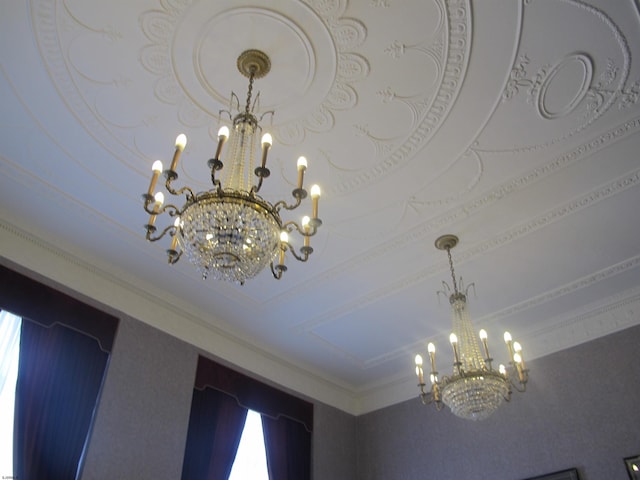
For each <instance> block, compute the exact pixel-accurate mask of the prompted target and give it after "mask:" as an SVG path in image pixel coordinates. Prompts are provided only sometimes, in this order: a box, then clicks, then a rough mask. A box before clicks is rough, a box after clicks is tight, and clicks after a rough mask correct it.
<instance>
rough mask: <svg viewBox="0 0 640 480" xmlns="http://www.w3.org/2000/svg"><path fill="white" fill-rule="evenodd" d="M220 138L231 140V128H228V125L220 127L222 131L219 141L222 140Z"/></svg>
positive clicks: (220, 131) (219, 131) (219, 134)
mask: <svg viewBox="0 0 640 480" xmlns="http://www.w3.org/2000/svg"><path fill="white" fill-rule="evenodd" d="M220 137H222V138H223V139H224V140H226V139H227V138H229V127H227V126H226V125H223V126H221V127H220V129H219V130H218V140H220Z"/></svg>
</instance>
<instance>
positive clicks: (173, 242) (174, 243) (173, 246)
mask: <svg viewBox="0 0 640 480" xmlns="http://www.w3.org/2000/svg"><path fill="white" fill-rule="evenodd" d="M173 226H174V227H176V229H175V230H174V232H173V237H172V238H171V246H170V247H169V250H173V251H174V252H175V251H176V250H177V248H178V229H179V228H180V217H176V219H175V220H174V221H173Z"/></svg>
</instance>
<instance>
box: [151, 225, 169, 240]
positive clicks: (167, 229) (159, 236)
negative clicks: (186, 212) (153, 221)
mask: <svg viewBox="0 0 640 480" xmlns="http://www.w3.org/2000/svg"><path fill="white" fill-rule="evenodd" d="M149 227H152V228H149ZM170 230H173V231H175V230H176V227H175V225H169V226H167V227H166V228H165V229H164V230H162V232H160V234H159V235H156V236H155V237H154V236H152V235H153V234H154V233H155V232H156V229H155V227H154V226H153V225H149V226H147V234H146V235H145V238H146V239H147V240H148V241H150V242H157V241H158V240H160V239H161V238H162V237H164V236H165V235H166V234H167V233H168V232H169V231H170Z"/></svg>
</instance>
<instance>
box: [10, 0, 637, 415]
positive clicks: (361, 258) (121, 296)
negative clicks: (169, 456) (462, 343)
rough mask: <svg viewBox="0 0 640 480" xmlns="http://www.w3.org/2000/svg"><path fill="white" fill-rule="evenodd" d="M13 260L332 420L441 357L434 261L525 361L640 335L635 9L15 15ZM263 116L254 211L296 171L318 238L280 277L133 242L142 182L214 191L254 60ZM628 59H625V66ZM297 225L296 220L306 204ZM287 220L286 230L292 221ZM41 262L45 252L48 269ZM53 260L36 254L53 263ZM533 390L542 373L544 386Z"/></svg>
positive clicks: (378, 399) (346, 7) (53, 11)
mask: <svg viewBox="0 0 640 480" xmlns="http://www.w3.org/2000/svg"><path fill="white" fill-rule="evenodd" d="M2 10H3V13H2V15H1V16H0V59H1V60H2V66H1V75H0V92H1V98H2V107H1V111H2V116H1V120H0V124H1V128H0V155H1V157H2V164H1V170H0V173H1V175H0V201H1V214H2V225H3V233H2V235H3V237H2V239H3V241H2V245H1V246H0V249H1V253H2V256H3V257H5V258H6V259H8V260H9V261H15V262H18V263H22V264H23V265H26V266H27V267H29V268H33V269H35V270H38V271H40V272H43V273H45V274H47V276H50V277H52V278H54V279H56V280H58V281H60V282H61V283H64V284H66V285H67V286H68V287H70V288H73V289H75V290H78V291H80V292H82V293H86V294H90V295H92V296H94V297H95V298H98V299H99V300H100V301H103V302H105V303H109V304H112V305H114V306H115V307H116V308H118V309H120V310H122V311H123V312H125V313H128V314H131V315H134V316H136V318H140V319H142V320H143V321H145V322H148V323H150V324H152V325H155V326H157V327H159V328H161V329H163V330H165V331H167V332H169V333H171V334H173V335H176V336H178V337H180V338H182V339H184V340H187V341H189V342H191V343H194V344H196V345H198V346H199V347H202V348H204V349H206V350H208V351H210V352H212V353H213V354H216V355H218V356H220V357H222V358H224V359H226V360H229V361H231V362H233V363H235V364H237V365H240V366H241V367H243V368H247V369H249V370H252V371H254V372H258V373H259V374H260V375H262V376H264V377H266V378H269V379H271V380H274V381H277V382H278V383H281V384H283V385H285V386H288V387H291V388H294V389H296V390H298V391H301V392H303V393H306V394H308V395H311V396H314V397H315V398H318V399H320V400H323V401H325V402H327V403H330V404H333V405H335V406H338V407H340V408H343V409H345V410H347V411H351V412H354V413H361V412H365V411H369V410H372V409H375V408H379V407H381V406H384V405H387V404H390V403H394V402H397V401H401V400H404V399H406V398H410V397H411V396H414V395H416V393H417V392H416V390H417V389H416V387H415V383H416V382H415V379H414V374H413V367H412V362H413V356H414V355H415V353H418V352H424V350H425V343H426V342H427V341H430V340H433V341H435V342H436V343H437V344H438V345H439V346H440V351H442V356H441V360H440V363H441V365H442V366H441V368H440V370H441V371H442V372H444V371H445V366H444V365H445V363H447V362H448V357H449V355H448V351H447V350H448V348H446V347H447V345H446V343H447V342H446V339H447V336H448V333H449V329H450V319H449V312H448V305H447V301H446V300H444V301H440V302H439V301H438V298H437V296H436V291H437V290H440V289H441V288H442V284H441V282H442V281H443V280H449V279H450V277H449V272H448V265H447V258H446V254H445V253H444V252H441V251H438V250H436V249H435V247H434V240H435V239H436V238H437V237H438V236H440V235H442V234H444V233H453V234H456V235H458V236H459V237H460V239H461V241H460V244H459V245H458V247H456V248H455V249H454V251H453V258H454V262H455V266H456V272H457V273H458V274H460V275H462V276H463V277H464V279H465V280H466V281H467V282H475V284H476V290H477V296H474V295H470V308H471V313H472V317H473V318H474V322H475V323H476V326H477V327H478V328H480V327H481V326H483V327H485V328H487V330H488V331H489V334H490V335H492V336H491V337H490V338H493V339H494V343H493V345H494V346H495V348H494V350H495V354H494V356H495V357H497V358H500V357H501V356H504V355H503V354H506V352H502V350H503V349H502V347H501V346H500V345H499V344H498V343H499V338H500V337H501V334H502V330H504V329H505V328H506V327H508V328H509V329H510V331H511V332H512V333H513V335H514V336H515V337H517V338H518V339H519V340H520V341H521V342H522V343H523V345H524V348H525V355H527V356H528V358H535V357H539V356H541V355H545V354H548V353H551V352H554V351H557V350H560V349H563V348H567V347H569V346H572V345H575V344H578V343H581V342H584V341H588V340H590V339H593V338H596V337H598V336H601V335H605V334H607V333H610V332H613V331H616V330H620V329H622V328H625V327H626V326H630V325H633V324H637V323H640V315H639V313H638V311H639V308H640V242H639V241H638V239H639V238H640V222H639V221H638V220H639V214H638V209H639V207H640V186H639V184H640V156H639V155H638V151H640V135H639V134H638V132H639V131H640V96H639V95H640V64H638V63H637V59H638V58H640V41H639V40H640V3H638V2H633V1H631V0H628V1H623V0H620V1H615V2H611V1H608V0H597V1H596V0H590V1H589V2H582V1H578V0H563V1H551V0H548V1H544V0H537V1H536V0H524V1H520V2H517V1H514V0H482V1H477V2H469V1H464V0H446V1H445V0H429V1H426V0H352V1H348V0H277V1H275V0H252V1H243V0H216V1H206V0H193V1H191V0H137V1H130V0H118V1H111V2H103V1H98V0H31V1H28V2H23V1H21V0H5V1H4V2H3V7H2ZM249 48H259V49H261V50H263V51H264V52H266V53H267V54H268V55H269V56H270V58H271V61H272V70H271V73H269V75H267V76H266V77H265V78H263V79H259V80H257V81H256V85H255V89H256V90H259V91H260V92H261V101H262V109H263V110H268V109H273V110H275V116H274V118H273V125H272V126H270V127H269V128H270V130H271V131H272V132H273V135H274V145H273V148H272V150H271V154H270V160H269V166H270V168H271V171H272V176H271V177H270V178H269V179H268V180H267V181H266V183H265V186H264V187H263V190H262V192H263V193H264V196H265V197H266V198H267V199H270V200H278V199H280V198H284V197H287V198H289V197H288V196H289V195H290V193H289V192H290V191H291V189H292V185H293V184H294V183H295V175H296V172H295V161H296V159H297V157H298V156H299V155H305V156H306V157H307V158H308V159H309V168H308V170H307V175H306V179H307V180H308V182H309V184H311V183H312V182H317V183H319V184H320V185H321V187H322V189H323V196H322V198H321V200H320V217H321V218H322V220H323V222H324V224H323V226H322V229H321V230H320V232H319V234H318V235H317V236H316V237H314V238H313V243H312V245H313V247H314V248H315V252H314V254H313V255H312V257H311V259H310V261H309V262H307V263H305V264H291V263H290V262H289V264H290V265H289V266H290V268H289V271H288V272H287V273H286V275H285V277H284V278H283V279H282V280H281V281H276V280H274V279H273V278H271V274H270V273H269V272H268V271H265V272H263V273H261V274H260V275H258V277H256V278H255V279H253V280H251V281H249V282H247V284H246V285H244V286H238V285H232V284H226V283H219V282H216V281H212V280H207V281H203V280H202V279H201V278H200V277H199V275H198V274H197V272H196V270H195V269H194V268H193V267H192V266H191V265H190V264H189V263H188V262H187V261H186V260H184V259H183V260H182V261H180V262H179V263H178V264H176V265H174V266H170V265H168V264H167V262H166V255H165V249H166V248H168V244H167V245H164V244H163V245H161V244H160V242H158V243H148V242H146V241H145V240H144V229H143V225H144V224H145V223H146V221H147V218H148V216H147V215H146V214H145V213H144V211H143V209H142V200H141V194H142V193H144V192H145V191H146V189H147V187H148V184H149V178H150V173H151V164H152V163H153V161H154V160H155V159H162V160H163V161H164V162H165V165H167V163H168V161H169V160H170V158H171V155H172V150H173V141H174V139H175V136H176V135H177V134H178V133H180V132H184V133H186V134H187V136H188V137H189V143H188V145H187V148H186V150H185V152H184V154H183V156H182V159H181V164H180V166H179V168H178V170H179V174H180V181H184V182H185V183H186V184H188V185H190V186H192V187H194V188H195V189H198V190H204V189H208V188H210V186H209V185H208V184H207V182H208V173H207V167H206V161H207V159H208V158H210V157H211V156H212V153H213V149H214V148H215V132H217V128H218V120H217V112H218V110H220V109H221V108H223V107H224V106H225V105H226V102H227V100H228V96H229V94H230V92H231V91H232V90H233V91H235V92H236V93H237V94H238V96H239V97H240V98H241V99H243V98H244V96H245V95H246V87H247V82H246V79H245V78H244V77H242V76H241V75H240V73H239V72H238V71H237V69H236V58H237V56H238V55H239V54H240V53H241V52H242V51H244V50H246V49H249ZM634 59H636V61H635V62H634V61H633V60H634ZM307 210H308V207H307ZM302 214H303V213H300V215H297V212H295V215H294V216H293V217H292V218H294V219H296V218H297V216H301V215H302ZM38 252H40V253H38ZM41 252H45V253H46V254H44V253H43V254H42V257H41V256H40V254H41ZM535 375H536V373H535V371H533V372H532V373H531V376H532V381H536V377H535Z"/></svg>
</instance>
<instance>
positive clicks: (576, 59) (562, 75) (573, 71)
mask: <svg viewBox="0 0 640 480" xmlns="http://www.w3.org/2000/svg"><path fill="white" fill-rule="evenodd" d="M592 78H593V63H592V61H591V59H590V58H589V56H588V55H585V54H582V53H576V54H574V55H569V56H567V57H565V58H563V59H562V60H561V61H560V62H558V63H557V64H556V65H554V66H553V67H552V68H551V69H550V70H549V73H548V74H547V76H546V78H545V79H544V80H543V81H542V84H541V85H540V89H539V90H538V95H537V98H536V100H537V101H536V105H537V107H538V113H539V114H540V115H541V116H542V117H544V118H546V119H549V120H552V119H554V118H560V117H563V116H565V115H568V114H569V113H571V112H572V111H573V110H574V109H575V108H576V107H577V106H578V104H579V103H580V102H581V101H582V100H583V99H584V97H585V95H586V94H587V92H588V90H589V87H590V86H591V80H592ZM574 89H575V93H574V94H573V95H572V94H571V90H574ZM554 91H557V92H558V93H557V95H554ZM565 91H568V92H569V93H568V94H565V93H564V92H565Z"/></svg>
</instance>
